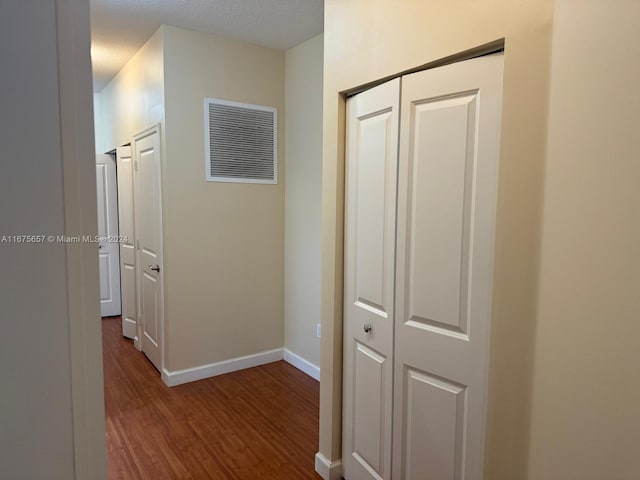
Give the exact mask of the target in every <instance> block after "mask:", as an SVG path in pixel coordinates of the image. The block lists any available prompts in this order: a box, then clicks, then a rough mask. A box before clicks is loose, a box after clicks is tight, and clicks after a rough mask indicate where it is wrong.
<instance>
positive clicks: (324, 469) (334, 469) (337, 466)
mask: <svg viewBox="0 0 640 480" xmlns="http://www.w3.org/2000/svg"><path fill="white" fill-rule="evenodd" d="M316 473H317V474H318V475H320V476H321V477H322V478H323V479H324V480H340V479H341V478H342V460H336V461H334V462H330V461H329V460H328V459H327V457H325V456H324V455H323V454H321V453H320V452H318V453H316Z"/></svg>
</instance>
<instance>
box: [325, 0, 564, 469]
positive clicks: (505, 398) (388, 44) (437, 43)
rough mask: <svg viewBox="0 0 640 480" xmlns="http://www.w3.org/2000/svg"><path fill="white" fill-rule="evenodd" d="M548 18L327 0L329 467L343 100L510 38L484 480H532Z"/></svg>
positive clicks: (472, 6) (335, 420)
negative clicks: (529, 462) (528, 479)
mask: <svg viewBox="0 0 640 480" xmlns="http://www.w3.org/2000/svg"><path fill="white" fill-rule="evenodd" d="M552 17H553V2H552V0H547V1H541V0H523V1H520V2H513V1H512V0H487V1H483V2H477V1H474V0H460V1H456V2H451V1H438V0H433V1H417V0H403V1H398V2H388V1H384V0H351V1H344V0H325V36H324V39H325V55H324V125H323V126H324V133H323V146H324V153H323V233H322V235H323V238H322V304H321V305H322V331H323V338H322V345H321V369H322V373H321V389H320V453H322V454H323V455H324V456H325V457H327V458H328V459H329V460H336V459H338V458H340V448H341V444H340V443H341V442H340V438H341V431H340V430H341V429H340V422H341V382H342V379H341V369H342V365H341V359H342V333H341V332H342V220H343V218H342V211H343V190H344V187H343V151H344V149H343V132H344V121H343V119H344V101H343V100H342V99H341V96H340V94H339V92H341V91H344V90H346V89H351V88H354V87H357V86H359V85H362V84H365V83H367V82H371V81H374V80H377V79H380V78H382V77H385V76H387V75H391V74H395V73H398V72H401V71H403V70H405V69H409V68H413V67H416V66H418V65H421V64H424V63H427V62H429V61H432V60H436V59H439V58H442V57H445V56H448V55H451V54H455V53H457V52H460V51H463V50H466V49H469V48H472V47H476V46H479V45H481V44H484V43H487V42H490V41H493V40H496V39H499V38H502V37H504V38H505V47H506V49H505V64H504V98H503V112H502V140H501V154H500V173H499V191H498V206H497V208H498V211H497V226H496V255H495V266H494V299H493V312H492V334H491V341H492V348H491V360H490V369H491V375H490V385H489V389H490V394H489V395H490V398H489V405H490V406H489V412H488V424H487V443H486V462H485V473H486V474H485V478H488V479H491V480H502V479H504V480H513V479H519V478H524V475H525V471H526V459H527V452H528V433H527V432H528V429H529V427H528V418H529V407H530V405H529V398H530V392H531V371H532V363H533V356H532V354H533V341H532V340H533V335H534V320H535V316H534V310H535V300H536V287H537V282H536V278H537V268H538V248H539V235H540V233H539V216H540V210H541V181H542V170H543V160H544V154H545V150H544V146H545V141H546V140H545V137H546V119H547V103H548V81H549V80H548V79H549V63H550V45H551V24H552Z"/></svg>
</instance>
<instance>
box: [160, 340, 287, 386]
mask: <svg viewBox="0 0 640 480" xmlns="http://www.w3.org/2000/svg"><path fill="white" fill-rule="evenodd" d="M282 358H283V354H282V348H276V349H275V350H269V351H266V352H260V353H256V354H253V355H247V356H246V357H238V358H231V359H229V360H223V361H221V362H216V363H210V364H209V365H202V366H200V367H193V368H187V369H185V370H176V371H174V372H170V371H169V370H167V369H166V368H165V369H163V370H162V381H163V382H164V383H166V384H167V385H168V386H169V387H175V386H176V385H181V384H183V383H188V382H195V381H196V380H202V379H204V378H209V377H215V376H216V375H222V374H224V373H230V372H235V371H237V370H243V369H245V368H251V367H257V366H258V365H264V364H265V363H271V362H277V361H278V360H282Z"/></svg>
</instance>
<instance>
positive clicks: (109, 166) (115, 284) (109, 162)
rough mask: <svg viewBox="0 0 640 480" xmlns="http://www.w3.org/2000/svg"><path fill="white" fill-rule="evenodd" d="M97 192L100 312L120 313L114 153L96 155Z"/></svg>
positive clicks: (108, 314)
mask: <svg viewBox="0 0 640 480" xmlns="http://www.w3.org/2000/svg"><path fill="white" fill-rule="evenodd" d="M96 187H97V192H98V235H99V242H98V259H99V265H100V314H101V315H102V316H103V317H110V316H113V315H120V261H119V256H120V255H119V251H118V250H119V248H118V240H119V239H118V187H117V185H116V163H115V160H114V159H113V157H111V155H97V156H96Z"/></svg>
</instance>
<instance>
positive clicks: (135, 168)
mask: <svg viewBox="0 0 640 480" xmlns="http://www.w3.org/2000/svg"><path fill="white" fill-rule="evenodd" d="M133 169H134V170H135V171H136V172H137V171H138V160H134V161H133Z"/></svg>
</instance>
